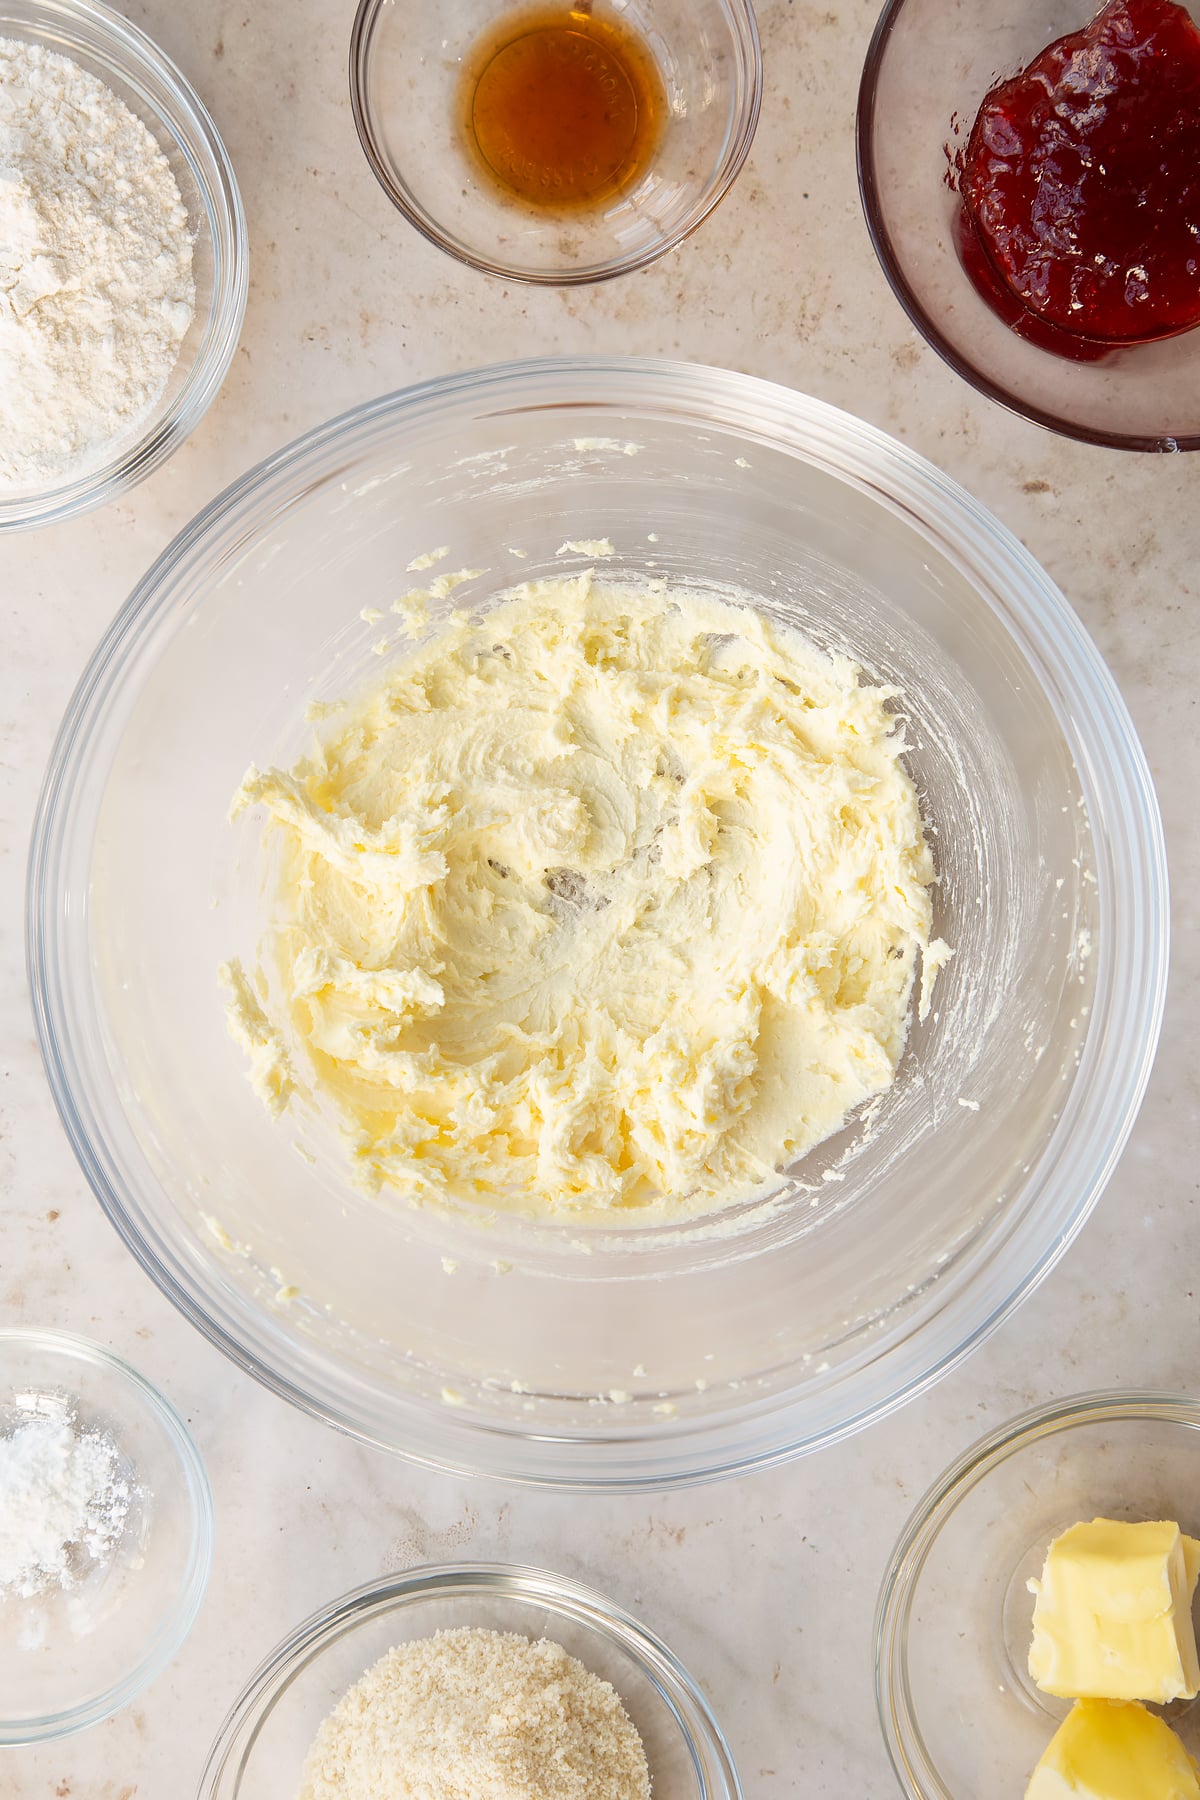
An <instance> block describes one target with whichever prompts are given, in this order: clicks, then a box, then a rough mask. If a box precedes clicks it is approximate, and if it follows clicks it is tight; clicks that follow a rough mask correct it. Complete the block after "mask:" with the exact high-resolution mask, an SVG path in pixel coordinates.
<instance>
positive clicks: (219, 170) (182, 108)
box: [0, 0, 250, 531]
mask: <svg viewBox="0 0 1200 1800" xmlns="http://www.w3.org/2000/svg"><path fill="white" fill-rule="evenodd" d="M35 15H36V16H37V17H39V18H40V20H41V21H42V22H43V24H44V26H45V27H47V28H57V30H58V31H59V32H60V33H61V38H60V41H59V42H58V43H57V44H56V48H57V49H59V50H60V51H61V53H62V54H63V55H65V56H71V55H72V54H73V52H74V51H76V50H79V49H86V50H89V51H91V53H92V54H94V55H98V56H101V57H108V58H110V59H111V61H112V64H113V67H114V70H115V71H116V72H118V73H119V74H120V75H121V77H122V78H123V79H124V80H125V81H126V82H127V83H128V84H129V86H130V87H132V88H134V89H135V90H136V91H137V93H138V94H139V95H140V96H141V97H142V100H143V102H144V104H145V106H146V108H147V110H148V111H150V112H151V113H152V114H153V116H154V119H155V121H156V122H157V124H158V125H159V127H160V128H161V129H162V130H163V131H165V132H167V133H169V135H170V137H171V139H172V141H173V142H174V144H175V145H176V146H177V148H178V150H179V152H180V154H181V156H183V158H184V159H185V161H186V162H187V165H188V167H189V169H190V170H191V172H192V176H193V178H194V180H195V182H196V187H197V189H198V191H199V193H200V195H201V197H202V200H203V204H204V213H205V217H206V219H207V223H208V230H209V236H210V238H211V241H212V255H213V297H212V303H211V306H210V308H209V318H208V325H207V328H206V330H205V333H204V337H203V339H202V340H201V343H200V345H199V347H198V349H197V351H196V356H195V359H194V361H193V363H192V366H191V368H190V369H189V370H188V373H187V376H186V378H185V380H184V382H183V385H182V387H181V388H180V390H179V392H178V394H176V396H175V399H174V401H173V402H172V404H171V406H170V407H169V408H168V410H167V411H166V412H165V413H164V414H163V416H162V418H161V419H159V420H158V422H157V423H156V424H155V425H154V426H153V428H152V429H151V430H150V431H148V432H146V433H144V434H143V435H142V436H141V437H138V438H136V439H134V441H133V442H132V443H128V444H126V446H125V447H124V449H122V450H121V451H119V452H118V454H117V455H116V456H115V457H113V458H112V459H111V460H110V461H108V462H106V463H105V464H103V465H102V466H101V467H100V468H96V469H92V470H90V471H89V472H88V473H87V474H86V475H81V476H79V477H78V479H77V480H75V481H69V482H63V483H61V484H60V485H59V486H57V487H54V488H50V489H48V490H47V491H46V492H44V493H41V494H33V495H19V496H18V497H17V498H16V499H13V500H5V499H3V498H2V497H0V531H23V530H27V529H30V528H32V527H34V526H40V525H54V524H58V523H59V522H60V521H61V520H63V519H69V518H73V517H74V516H75V515H76V514H78V513H84V512H90V511H91V510H92V508H93V507H97V506H105V505H107V504H108V502H109V501H110V500H112V499H115V497H116V496H117V495H118V494H119V493H123V492H124V491H125V490H127V489H128V488H131V487H134V486H136V484H137V483H138V482H139V481H143V480H145V478H146V476H147V475H150V474H152V473H153V472H154V470H155V469H157V468H158V467H159V466H160V464H162V463H164V462H165V461H166V460H167V458H168V457H169V456H173V455H174V453H175V451H176V450H178V448H179V446H180V445H181V444H182V443H183V442H184V440H185V439H186V438H188V437H189V436H190V435H191V433H192V432H193V431H194V430H195V428H196V426H197V425H198V424H199V422H200V420H201V419H202V418H203V416H204V414H205V413H206V412H207V411H208V408H209V407H210V406H211V404H212V402H213V401H214V400H215V398H216V396H217V393H218V391H219V389H220V387H221V384H222V382H223V381H224V379H225V376H226V374H227V373H228V371H229V365H230V363H231V362H232V360H233V354H234V351H235V350H236V349H237V344H238V338H239V336H240V335H241V329H242V320H243V317H244V316H245V311H246V296H247V293H248V291H249V278H250V277H249V239H248V236H247V232H246V215H245V211H244V209H243V206H242V198H241V194H240V193H239V191H238V185H237V178H236V177H235V175H234V172H233V164H232V163H231V162H230V160H229V153H228V151H227V150H226V148H225V145H224V144H223V142H222V141H221V135H220V133H219V132H218V130H217V128H216V126H215V124H214V123H213V121H212V118H211V117H210V116H209V113H208V110H207V108H206V107H205V105H204V102H203V101H202V100H201V99H200V97H199V95H198V94H197V93H196V91H195V89H194V88H193V87H192V85H191V83H190V82H189V81H188V80H187V78H186V76H184V75H183V74H182V73H181V72H180V70H179V69H177V68H176V67H175V64H174V63H173V62H172V61H171V60H170V58H169V57H167V56H166V55H165V54H164V52H163V51H161V50H160V49H159V47H158V45H157V44H155V43H154V42H153V40H152V39H151V38H149V37H147V36H146V33H145V32H144V31H141V30H139V28H138V27H137V26H136V25H134V24H132V23H131V22H130V21H129V20H128V19H125V18H123V17H122V16H121V15H120V13H116V12H113V11H112V10H111V8H109V7H108V6H105V5H103V4H102V0H22V5H21V7H20V8H17V7H12V8H10V6H9V4H8V3H7V0H0V36H4V35H5V26H6V24H8V25H21V24H28V23H29V22H30V20H31V18H32V17H34V16H35Z"/></svg>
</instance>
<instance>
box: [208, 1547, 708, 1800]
mask: <svg viewBox="0 0 1200 1800" xmlns="http://www.w3.org/2000/svg"><path fill="white" fill-rule="evenodd" d="M741 1791H742V1790H741V1784H740V1782H739V1780H738V1776H737V1771H736V1769H735V1768H734V1764H733V1760H732V1757H731V1756H730V1753H729V1748H728V1746H727V1745H726V1743H725V1739H724V1737H723V1736H722V1733H721V1728H720V1726H719V1725H718V1724H717V1721H716V1719H715V1718H714V1717H713V1714H712V1711H711V1709H710V1707H709V1705H708V1702H707V1700H706V1699H705V1697H704V1695H703V1694H702V1693H701V1691H700V1689H699V1688H698V1687H697V1685H696V1683H695V1681H694V1680H693V1679H692V1677H691V1676H690V1675H689V1674H688V1673H687V1671H686V1670H685V1669H684V1668H683V1667H682V1666H681V1664H680V1663H679V1661H678V1660H677V1658H676V1657H675V1656H674V1654H673V1653H672V1652H671V1651H670V1650H669V1649H668V1648H667V1646H666V1645H665V1644H664V1643H662V1642H661V1641H660V1640H659V1639H658V1638H656V1637H655V1636H653V1635H652V1633H651V1632H649V1631H647V1630H646V1628H645V1627H644V1626H643V1625H641V1624H639V1623H638V1621H637V1620H636V1619H634V1618H632V1617H631V1616H630V1615H629V1614H628V1613H626V1612H624V1611H622V1609H621V1608H620V1607H618V1606H616V1605H614V1604H613V1602H611V1601H610V1600H607V1599H605V1597H604V1596H603V1595H601V1594H598V1593H595V1592H594V1591H593V1590H592V1589H590V1588H587V1587H584V1586H582V1585H581V1584H580V1583H578V1582H574V1581H568V1580H566V1579H564V1578H563V1577H562V1576H559V1575H553V1574H549V1573H547V1572H545V1571H544V1570H540V1569H528V1568H521V1567H516V1566H510V1565H506V1564H502V1563H464V1564H448V1565H444V1566H439V1567H429V1568H419V1569H413V1570H409V1571H407V1572H406V1573H404V1574H402V1575H397V1576H393V1577H389V1578H387V1579H385V1580H382V1581H375V1582H371V1583H368V1585H367V1586H365V1587H361V1588H356V1589H355V1590H354V1591H353V1592H352V1593H349V1594H346V1595H345V1596H343V1597H342V1598H341V1599H339V1600H336V1601H334V1602H333V1603H332V1604H331V1605H330V1606H327V1607H325V1608H324V1609H323V1610H322V1611H320V1612H319V1613H316V1614H314V1616H313V1617H312V1618H310V1619H307V1620H305V1622H304V1624H303V1625H300V1626H298V1627H297V1629H296V1630H295V1631H294V1632H293V1633H292V1634H291V1636H290V1637H288V1638H287V1639H286V1640H285V1641H284V1642H283V1643H282V1644H280V1645H278V1647H277V1648H276V1649H275V1650H274V1651H273V1652H272V1653H271V1655H270V1656H269V1657H268V1658H267V1659H266V1661H265V1662H264V1663H263V1665H262V1667H261V1668H259V1669H258V1670H257V1671H256V1673H255V1674H254V1675H253V1676H252V1677H251V1678H250V1680H249V1681H248V1682H247V1684H246V1686H245V1688H244V1689H243V1691H242V1693H241V1695H240V1696H239V1698H238V1699H237V1701H236V1702H235V1703H234V1706H233V1708H232V1710H231V1712H230V1714H229V1717H228V1718H227V1719H226V1721H225V1724H224V1725H223V1727H222V1729H221V1731H220V1733H219V1734H218V1737H217V1740H216V1743H215V1744H214V1746H213V1748H212V1751H211V1752H210V1754H209V1759H208V1764H207V1766H206V1768H205V1771H204V1774H203V1776H202V1777H201V1781H200V1785H199V1789H198V1794H199V1796H200V1800H334V1797H335V1796H336V1800H374V1797H375V1796H378V1795H383V1794H393V1793H395V1794H401V1793H410V1792H412V1793H422V1794H427V1795H429V1796H430V1800H436V1797H437V1796H439V1795H445V1796H447V1800H449V1797H451V1796H454V1795H457V1794H463V1793H487V1794H495V1795H503V1796H506V1797H510V1800H522V1797H523V1796H533V1795H537V1796H539V1800H648V1796H649V1795H650V1794H651V1793H653V1795H654V1800H740V1796H741Z"/></svg>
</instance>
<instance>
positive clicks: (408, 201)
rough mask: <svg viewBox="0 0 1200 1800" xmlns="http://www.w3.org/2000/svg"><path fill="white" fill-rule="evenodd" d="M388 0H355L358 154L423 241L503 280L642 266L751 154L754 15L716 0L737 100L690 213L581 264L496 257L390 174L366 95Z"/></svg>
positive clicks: (696, 218) (756, 74) (543, 281)
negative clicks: (734, 70)
mask: <svg viewBox="0 0 1200 1800" xmlns="http://www.w3.org/2000/svg"><path fill="white" fill-rule="evenodd" d="M390 4H391V0H359V5H358V10H357V12H356V13H355V15H354V25H353V27H352V29H351V32H350V109H351V112H352V113H353V115H354V127H355V130H356V131H357V132H358V141H359V143H360V144H361V145H362V149H363V154H364V156H365V157H366V159H367V162H368V163H369V164H370V167H371V172H372V174H373V175H374V176H375V179H376V181H378V183H379V185H380V187H381V188H382V189H383V191H384V193H385V194H386V195H387V197H388V199H389V200H390V201H391V203H392V205H393V206H394V207H395V208H396V210H397V211H398V212H400V213H402V214H403V215H404V217H405V218H406V219H407V220H408V223H409V224H410V225H412V226H414V227H415V229H416V230H417V231H419V232H420V233H421V236H422V237H423V238H426V239H427V240H428V242H429V243H431V244H434V245H436V247H437V248H438V249H439V250H444V251H445V252H446V254H447V256H453V257H455V258H456V259H457V260H458V261H459V262H463V263H466V264H467V265H468V267H470V268H472V269H478V270H479V271H480V272H481V273H482V274H484V275H497V276H500V277H501V278H502V279H503V280H505V281H524V282H528V283H530V284H531V285H532V286H536V287H582V286H584V285H586V284H587V283H589V282H594V281H609V280H611V279H612V278H613V277H614V276H616V275H628V274H632V273H633V271H634V270H636V269H645V268H648V267H649V266H650V264H651V263H654V262H657V261H658V259H659V257H660V256H665V255H666V253H667V251H668V250H674V249H675V248H676V247H677V246H678V245H679V244H682V243H683V241H684V239H685V238H689V237H691V235H692V233H693V232H694V231H698V230H699V228H700V226H701V225H703V223H704V221H705V220H706V219H707V218H708V217H709V215H710V214H711V213H712V212H714V211H715V210H716V208H717V207H718V206H719V205H720V203H721V201H722V200H723V199H724V198H725V196H726V194H727V193H728V192H729V190H730V188H731V187H732V186H733V184H734V182H735V181H736V180H737V178H738V175H739V174H740V173H741V169H742V164H743V163H744V162H745V160H746V158H747V156H748V155H749V154H750V146H751V144H752V143H753V142H754V134H755V132H756V130H757V129H758V117H759V113H760V112H761V110H762V86H763V71H762V44H761V41H760V38H759V31H758V19H757V17H756V15H755V11H754V7H753V4H752V0H721V6H722V8H723V10H724V12H725V13H726V16H727V17H728V19H729V23H730V27H731V30H732V32H733V38H734V43H735V47H736V49H737V52H738V85H739V88H740V100H739V105H738V108H737V125H736V129H735V130H734V131H733V132H732V133H731V134H730V137H729V141H728V142H727V143H726V145H725V150H724V154H723V156H722V158H721V166H720V170H719V172H718V174H717V176H716V179H715V181H714V182H713V184H712V186H711V187H710V188H709V189H708V190H707V191H706V193H705V195H704V197H703V199H702V201H701V202H700V203H699V204H698V206H697V207H696V208H694V209H693V211H692V212H691V213H689V215H688V218H687V220H686V221H685V223H684V224H683V225H681V226H680V227H679V228H678V229H677V230H675V231H673V232H671V233H670V235H669V236H667V237H665V238H664V239H663V241H662V242H661V243H660V244H655V245H654V246H653V247H651V248H649V249H646V250H641V251H639V252H638V253H637V254H636V255H633V256H627V257H619V258H617V259H616V260H614V261H610V262H604V263H593V264H590V265H588V266H586V267H583V268H579V269H529V268H523V267H521V266H520V265H518V264H515V263H508V262H504V261H502V260H501V259H500V258H499V257H494V256H487V255H485V254H484V253H483V252H482V251H480V250H475V249H472V247H471V246H470V245H469V244H466V243H464V242H463V240H462V239H461V238H458V237H455V236H453V235H452V234H451V233H450V232H448V231H446V230H444V229H443V228H442V226H441V225H440V224H439V223H438V221H437V219H435V218H434V216H433V214H432V213H430V212H428V211H427V210H426V209H425V207H423V206H422V205H421V203H420V201H419V200H418V199H417V197H416V195H415V194H413V193H412V192H410V190H409V189H408V188H407V187H406V186H402V185H400V184H399V183H398V182H396V181H395V180H394V179H393V177H392V173H391V169H390V166H389V162H388V158H387V156H386V155H385V153H384V150H383V142H384V134H383V133H382V132H381V131H380V130H379V129H378V127H377V123H376V114H375V110H374V108H373V107H372V105H371V102H370V97H369V96H370V68H371V53H372V48H373V40H374V36H375V31H376V27H377V26H378V24H379V21H380V18H381V15H382V14H383V12H384V10H385V8H386V7H387V6H389V5H390Z"/></svg>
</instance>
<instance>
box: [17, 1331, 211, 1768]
mask: <svg viewBox="0 0 1200 1800" xmlns="http://www.w3.org/2000/svg"><path fill="white" fill-rule="evenodd" d="M12 1343H17V1344H23V1345H26V1346H28V1347H29V1348H30V1349H31V1350H38V1349H46V1350H50V1351H53V1352H55V1353H56V1354H58V1353H62V1352H63V1351H65V1352H67V1353H68V1354H69V1355H70V1356H72V1357H74V1358H76V1359H77V1360H78V1361H80V1362H84V1363H90V1364H91V1365H92V1366H93V1367H94V1368H99V1369H107V1370H109V1371H110V1372H111V1373H113V1374H115V1375H116V1376H118V1377H119V1379H120V1380H121V1381H122V1382H124V1383H125V1384H127V1385H128V1386H129V1387H131V1388H133V1389H135V1390H136V1391H137V1393H139V1394H140V1395H141V1397H142V1399H143V1400H145V1401H146V1403H147V1404H148V1405H149V1407H150V1410H151V1412H152V1413H153V1414H154V1415H155V1417H156V1418H157V1420H158V1421H159V1423H160V1424H161V1425H162V1427H163V1430H164V1431H165V1433H166V1435H167V1438H168V1439H169V1440H170V1443H171V1445H172V1447H173V1448H174V1451H175V1454H176V1456H177V1458H178V1461H179V1466H180V1468H181V1470H182V1471H183V1478H184V1485H185V1487H186V1489H187V1496H188V1500H189V1502H190V1505H191V1514H192V1541H191V1549H190V1554H189V1557H188V1561H187V1566H186V1568H185V1569H184V1571H183V1576H182V1579H181V1581H180V1584H179V1590H178V1594H177V1597H176V1600H175V1604H174V1606H173V1607H172V1609H171V1611H170V1612H169V1613H168V1614H167V1615H166V1617H165V1618H164V1619H163V1620H162V1622H161V1623H160V1625H159V1627H158V1629H157V1631H156V1632H155V1634H154V1636H153V1638H152V1639H151V1640H150V1643H149V1644H148V1646H147V1648H146V1651H145V1654H144V1655H143V1657H142V1659H141V1661H140V1662H139V1663H138V1665H137V1667H136V1668H134V1669H132V1670H131V1671H130V1673H129V1674H128V1675H127V1676H126V1677H125V1679H124V1680H123V1681H119V1682H117V1683H116V1684H115V1685H114V1686H113V1687H111V1688H108V1689H107V1690H106V1691H105V1692H104V1693H103V1694H98V1695H97V1696H96V1697H95V1699H93V1700H88V1701H85V1702H84V1703H83V1704H81V1705H79V1706H73V1707H69V1708H68V1709H67V1710H66V1711H64V1712H52V1713H41V1714H39V1715H38V1716H37V1717H35V1718H30V1719H7V1718H4V1717H3V1714H2V1704H3V1702H2V1697H0V1748H3V1747H5V1746H16V1745H20V1744H42V1743H48V1742H49V1741H50V1740H52V1739H54V1738H63V1737H68V1736H70V1735H71V1734H72V1733H73V1732H76V1731H85V1730H86V1729H87V1728H88V1727H89V1726H90V1725H99V1724H100V1723H101V1722H102V1720H104V1719H109V1718H111V1717H112V1715H113V1714H114V1713H117V1712H120V1711H121V1710H122V1708H123V1707H126V1706H128V1705H129V1704H130V1702H131V1701H133V1700H136V1698H137V1696H138V1695H139V1694H140V1693H141V1692H142V1691H143V1689H144V1688H147V1687H149V1685H150V1683H151V1682H152V1681H154V1680H156V1679H157V1677H158V1676H159V1675H161V1674H162V1672H163V1670H164V1669H165V1668H166V1667H167V1665H168V1663H169V1662H171V1660H172V1659H173V1658H174V1656H175V1655H176V1653H177V1652H178V1651H179V1649H180V1648H181V1647H182V1645H183V1644H184V1642H185V1641H186V1639H187V1637H188V1634H189V1633H190V1631H191V1629H192V1626H193V1625H194V1624H195V1623H196V1618H197V1615H198V1613H199V1611H200V1608H201V1605H202V1604H203V1601H204V1595H205V1591H206V1589H207V1587H208V1578H209V1575H210V1574H211V1572H212V1564H213V1544H214V1539H215V1520H214V1513H213V1497H212V1488H211V1486H210V1485H209V1480H208V1472H207V1470H206V1469H205V1467H204V1463H203V1460H202V1459H201V1456H200V1452H199V1450H198V1449H197V1448H196V1444H195V1440H194V1439H193V1437H192V1434H191V1432H190V1431H189V1430H188V1428H187V1426H186V1425H185V1424H184V1422H183V1419H182V1417H181V1416H180V1414H179V1413H178V1412H176V1410H175V1408H174V1407H173V1406H172V1405H171V1402H170V1401H169V1400H168V1399H167V1398H166V1396H165V1395H164V1394H161V1393H160V1392H159V1390H158V1389H157V1388H156V1387H155V1386H154V1385H153V1384H152V1383H151V1382H149V1381H147V1379H146V1377H145V1376H144V1375H143V1374H141V1373H140V1372H139V1371H138V1370H137V1369H135V1368H134V1367H133V1366H132V1364H131V1363H127V1362H126V1361H125V1360H124V1358H123V1357H120V1356H117V1355H116V1354H115V1352H114V1351H112V1350H108V1349H106V1348H105V1346H104V1345H103V1344H97V1343H94V1342H93V1341H92V1339H91V1338H84V1337H79V1336H77V1335H76V1333H75V1332H73V1331H57V1330H55V1331H42V1330H37V1329H34V1328H33V1327H29V1326H24V1325H2V1326H0V1346H3V1345H4V1344H12Z"/></svg>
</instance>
